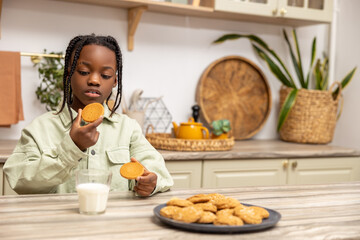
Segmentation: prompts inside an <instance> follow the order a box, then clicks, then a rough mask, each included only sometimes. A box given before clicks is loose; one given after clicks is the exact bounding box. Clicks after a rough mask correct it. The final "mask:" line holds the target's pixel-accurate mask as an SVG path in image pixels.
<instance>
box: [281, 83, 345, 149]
mask: <svg viewBox="0 0 360 240" xmlns="http://www.w3.org/2000/svg"><path fill="white" fill-rule="evenodd" d="M335 84H337V85H339V89H340V91H339V94H338V97H337V99H335V100H334V99H333V97H332V88H333V87H334V86H335ZM291 90H292V88H288V87H284V86H283V87H282V88H281V89H280V106H282V105H283V103H284V101H285V99H286V97H287V95H288V94H289V93H290V91H291ZM340 96H341V85H340V84H339V83H337V82H336V83H334V84H333V85H332V86H331V87H330V89H329V91H321V90H308V89H299V91H298V94H297V97H296V102H295V104H294V106H293V108H292V109H291V110H290V112H289V115H288V117H287V119H286V120H285V122H284V124H283V126H282V127H281V129H280V138H281V139H282V140H284V141H289V142H297V143H319V144H325V143H329V142H331V141H332V139H333V136H334V131H335V125H336V121H337V109H338V103H339V98H340Z"/></svg>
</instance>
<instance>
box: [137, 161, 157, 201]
mask: <svg viewBox="0 0 360 240" xmlns="http://www.w3.org/2000/svg"><path fill="white" fill-rule="evenodd" d="M130 160H131V161H132V162H137V160H136V159H135V158H131V159H130ZM136 181H137V184H136V186H135V187H134V191H135V192H136V193H137V194H139V195H140V196H143V197H147V196H150V194H151V193H152V192H153V191H154V189H155V187H156V183H157V175H156V174H155V173H153V172H149V171H148V170H147V169H146V168H145V167H144V173H143V175H141V176H140V177H137V178H136Z"/></svg>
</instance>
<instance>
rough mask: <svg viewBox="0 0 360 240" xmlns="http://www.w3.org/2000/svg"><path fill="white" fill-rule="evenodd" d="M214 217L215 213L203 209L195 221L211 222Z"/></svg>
mask: <svg viewBox="0 0 360 240" xmlns="http://www.w3.org/2000/svg"><path fill="white" fill-rule="evenodd" d="M215 219H216V215H215V214H214V213H212V212H208V211H203V212H202V214H201V217H200V218H199V219H198V220H197V223H213V222H214V221H215Z"/></svg>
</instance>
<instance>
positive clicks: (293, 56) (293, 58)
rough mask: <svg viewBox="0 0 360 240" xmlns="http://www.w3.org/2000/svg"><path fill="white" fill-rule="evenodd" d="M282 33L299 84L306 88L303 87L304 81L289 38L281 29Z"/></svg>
mask: <svg viewBox="0 0 360 240" xmlns="http://www.w3.org/2000/svg"><path fill="white" fill-rule="evenodd" d="M283 34H284V38H285V41H286V43H287V45H288V48H289V52H290V56H291V60H292V63H293V65H294V69H295V72H296V75H297V76H298V79H299V82H300V85H301V87H303V88H306V87H305V82H304V81H303V77H302V71H301V69H300V68H299V64H298V62H297V59H296V57H295V54H294V52H293V50H292V47H291V44H290V41H289V38H288V36H287V34H286V31H285V30H283Z"/></svg>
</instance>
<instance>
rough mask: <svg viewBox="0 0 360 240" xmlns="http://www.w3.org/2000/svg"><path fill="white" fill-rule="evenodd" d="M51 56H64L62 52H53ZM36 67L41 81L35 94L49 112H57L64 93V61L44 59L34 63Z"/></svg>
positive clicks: (60, 59)
mask: <svg viewBox="0 0 360 240" xmlns="http://www.w3.org/2000/svg"><path fill="white" fill-rule="evenodd" d="M44 53H46V50H44ZM50 54H56V55H63V53H62V52H58V53H55V52H51V53H50ZM34 67H37V69H38V73H39V78H40V80H41V82H40V85H39V86H38V87H37V89H36V92H35V93H36V96H37V99H39V100H40V102H41V103H42V104H45V108H46V110H47V111H51V110H56V108H57V106H58V105H59V103H60V101H61V99H62V93H63V73H64V64H63V59H62V58H54V57H51V58H50V57H44V58H41V59H40V60H39V61H34Z"/></svg>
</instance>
